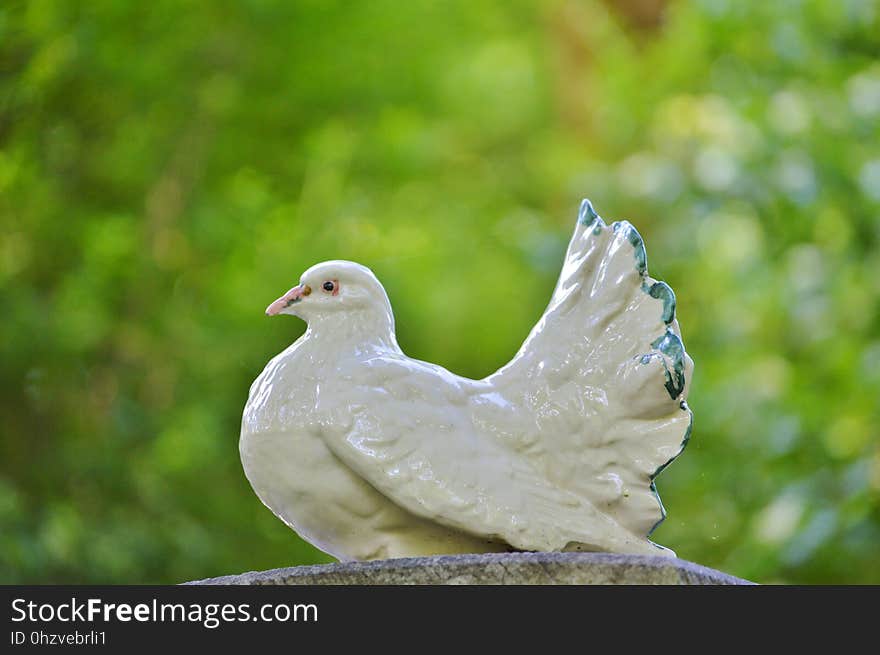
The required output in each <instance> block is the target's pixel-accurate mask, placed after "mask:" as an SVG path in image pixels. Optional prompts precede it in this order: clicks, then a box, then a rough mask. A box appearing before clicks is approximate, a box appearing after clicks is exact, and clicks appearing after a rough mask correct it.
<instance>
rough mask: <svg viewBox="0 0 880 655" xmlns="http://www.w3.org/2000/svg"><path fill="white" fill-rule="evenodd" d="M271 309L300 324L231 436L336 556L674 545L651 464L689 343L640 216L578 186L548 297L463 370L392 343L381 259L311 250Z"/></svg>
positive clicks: (670, 417)
mask: <svg viewBox="0 0 880 655" xmlns="http://www.w3.org/2000/svg"><path fill="white" fill-rule="evenodd" d="M266 313H267V314H269V315H275V314H293V315H295V316H298V317H300V318H302V319H304V320H305V321H307V323H308V329H307V330H306V332H305V334H303V335H302V337H300V338H299V339H298V340H297V341H296V342H295V343H293V344H292V345H290V346H289V347H288V348H287V349H286V350H284V351H283V352H282V353H280V354H279V355H277V356H276V357H274V358H273V359H272V360H271V361H270V362H269V364H268V365H267V366H266V368H265V369H264V370H263V372H262V373H261V374H260V376H259V377H258V378H257V379H256V380H255V381H254V383H253V385H252V386H251V388H250V395H249V398H248V401H247V405H246V406H245V409H244V415H243V419H242V428H241V439H240V453H241V459H242V464H243V467H244V471H245V474H246V475H247V478H248V480H249V481H250V483H251V485H252V487H253V489H254V491H255V492H256V494H257V495H258V496H259V498H260V499H261V500H262V502H263V503H264V504H265V505H266V506H267V507H268V508H269V509H270V510H272V512H274V513H275V514H276V515H277V516H278V517H279V518H280V519H281V520H282V521H284V522H285V523H286V524H287V525H288V526H290V527H291V528H292V529H294V530H295V531H296V532H297V533H298V534H299V535H300V536H302V537H303V538H304V539H306V540H307V541H309V542H311V543H312V544H314V545H315V546H317V547H318V548H320V549H321V550H323V551H325V552H327V553H329V554H331V555H333V556H334V557H336V558H338V559H340V560H343V561H346V560H370V559H383V558H392V557H406V556H416V555H429V554H441V553H462V552H469V553H473V552H487V551H505V550H527V551H558V550H590V551H610V552H618V553H636V554H652V555H672V556H674V553H673V552H672V551H671V550H668V549H666V548H663V547H661V546H659V545H657V544H655V543H653V542H651V541H650V540H649V539H648V536H649V535H650V533H651V531H652V530H653V529H654V528H655V527H656V526H657V525H658V524H659V523H660V521H662V520H663V518H664V515H665V512H664V510H663V506H662V504H661V502H660V498H659V496H658V495H657V493H656V490H655V487H654V477H655V476H656V475H657V474H658V473H659V472H660V471H661V470H662V469H663V468H664V467H665V466H666V465H667V464H668V463H669V462H670V461H672V459H674V458H675V457H676V456H677V455H678V454H679V453H680V452H681V450H682V448H683V447H684V445H685V443H686V441H687V439H688V436H689V434H690V426H691V412H690V409H689V408H688V406H687V404H686V400H687V392H688V380H689V378H690V375H691V370H692V367H693V362H692V361H691V359H690V358H689V357H688V356H687V354H686V353H685V351H684V347H683V345H682V341H681V338H680V332H679V327H678V322H677V321H676V318H675V297H674V295H673V293H672V290H671V289H670V288H669V287H668V286H667V285H666V284H664V283H663V282H656V281H655V280H653V279H652V278H650V277H648V274H647V269H646V255H645V249H644V245H643V243H642V239H641V237H640V236H639V234H638V232H637V231H636V230H635V228H633V227H632V226H631V225H630V224H629V223H627V222H625V221H621V222H616V223H613V224H612V225H606V224H605V223H604V222H603V221H602V219H601V218H600V217H599V216H598V215H597V214H596V212H595V211H594V210H593V207H592V205H591V204H590V202H589V201H588V200H585V201H584V202H583V203H582V204H581V209H580V212H579V215H578V223H577V226H576V228H575V232H574V236H573V237H572V239H571V243H570V244H569V247H568V252H567V254H566V256H565V262H564V265H563V268H562V272H561V275H560V279H559V282H558V284H557V286H556V289H555V291H554V292H553V296H552V299H551V300H550V304H549V306H548V308H547V310H546V311H545V313H544V315H543V316H542V317H541V319H540V321H539V322H538V324H537V325H536V326H535V327H534V328H533V329H532V332H531V334H529V336H528V338H527V339H526V340H525V342H524V343H523V345H522V347H521V348H520V350H519V352H518V353H517V354H516V355H515V356H514V357H513V359H512V360H511V361H510V362H509V363H508V364H506V365H505V366H504V367H502V368H501V369H500V370H498V371H497V372H495V373H493V374H492V375H490V376H489V377H487V378H484V379H482V380H471V379H468V378H464V377H461V376H458V375H456V374H454V373H451V372H450V371H448V370H446V369H444V368H442V367H441V366H437V365H435V364H429V363H427V362H423V361H419V360H415V359H412V358H410V357H407V356H406V355H405V354H404V353H403V351H402V350H401V349H400V347H399V346H398V344H397V339H396V337H395V332H394V316H393V314H392V311H391V304H390V302H389V300H388V296H387V295H386V293H385V290H384V289H383V287H382V285H381V284H380V282H379V280H378V279H377V278H376V276H375V275H374V274H373V273H372V272H371V271H370V270H369V269H368V268H366V267H364V266H361V265H359V264H356V263H353V262H348V261H329V262H323V263H321V264H317V265H315V266H313V267H312V268H310V269H308V270H307V271H306V272H305V273H304V274H303V275H302V277H301V279H300V282H299V284H298V285H297V286H295V287H293V288H292V289H291V290H290V291H288V292H287V293H285V294H284V295H283V296H281V297H280V298H279V299H278V300H276V301H275V302H273V303H272V304H271V305H269V307H268V309H267V310H266Z"/></svg>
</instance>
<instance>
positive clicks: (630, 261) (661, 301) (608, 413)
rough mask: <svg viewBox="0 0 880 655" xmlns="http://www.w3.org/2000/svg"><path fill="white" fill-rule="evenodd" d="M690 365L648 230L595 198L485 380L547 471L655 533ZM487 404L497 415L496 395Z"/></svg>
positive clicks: (515, 436) (521, 442) (681, 438)
mask: <svg viewBox="0 0 880 655" xmlns="http://www.w3.org/2000/svg"><path fill="white" fill-rule="evenodd" d="M692 368H693V362H692V361H691V359H690V358H689V357H688V356H687V354H686V353H685V351H684V347H683V345H682V341H681V336H680V332H679V327H678V322H677V320H676V318H675V296H674V295H673V293H672V290H671V289H670V288H669V287H668V286H667V285H666V284H665V283H663V282H657V281H656V280H654V279H652V278H650V277H649V276H648V273H647V256H646V254H645V247H644V244H643V243H642V239H641V237H640V236H639V234H638V232H637V231H636V230H635V228H633V226H632V225H630V224H629V223H627V222H626V221H621V222H617V223H613V224H612V225H606V224H605V223H604V222H603V221H602V219H601V218H600V217H599V216H598V215H597V214H596V212H595V211H594V210H593V207H592V205H591V204H590V203H589V201H586V200H585V201H584V202H583V204H582V205H581V211H580V214H579V217H578V224H577V227H576V229H575V232H574V236H573V237H572V240H571V243H570V245H569V247H568V252H567V253H566V257H565V263H564V266H563V269H562V272H561V275H560V279H559V283H558V284H557V286H556V290H555V291H554V293H553V297H552V299H551V301H550V305H549V306H548V308H547V310H546V312H545V313H544V315H543V317H542V318H541V320H540V322H539V323H538V324H537V325H536V327H535V328H534V329H533V330H532V333H531V334H530V335H529V337H528V338H527V339H526V341H525V343H524V344H523V346H522V348H521V349H520V351H519V353H517V355H516V356H515V357H514V359H513V360H511V362H510V363H509V364H508V365H506V366H505V367H504V368H502V369H501V370H499V371H498V372H497V373H495V374H493V375H492V376H490V377H489V378H487V379H486V380H485V381H484V382H485V383H487V384H488V385H489V387H491V388H492V389H493V392H494V393H495V394H496V395H500V396H501V397H502V398H503V399H504V401H505V403H506V404H507V405H510V406H512V407H515V408H516V413H517V416H518V417H519V421H520V427H519V428H518V431H514V432H511V433H510V434H507V435H503V434H502V436H506V437H507V438H509V439H510V440H511V441H512V442H513V443H514V444H515V447H517V448H518V449H519V450H521V451H523V452H528V453H530V457H531V459H532V461H533V464H534V465H535V466H537V467H538V469H539V470H540V471H541V472H542V474H543V475H544V476H545V477H547V478H548V479H550V480H554V481H557V482H558V483H559V484H560V485H561V486H563V487H564V488H566V489H568V490H571V491H574V492H576V493H578V494H579V495H581V496H583V497H586V498H589V499H590V500H591V501H592V502H593V503H595V504H596V505H597V507H599V508H601V509H602V510H603V512H607V513H608V514H610V515H611V516H612V517H613V518H614V519H615V520H616V521H618V522H619V523H620V524H621V525H622V526H624V527H625V528H627V529H628V530H630V531H631V532H633V533H635V534H640V535H647V534H650V532H651V531H652V530H653V528H654V527H655V526H656V525H657V524H658V523H659V522H660V521H661V520H662V518H663V516H664V512H663V507H662V504H661V503H660V499H659V497H658V496H657V493H656V490H655V488H654V483H653V479H654V477H655V476H656V475H657V474H658V473H659V472H660V470H662V468H663V467H664V466H665V465H666V464H668V463H669V462H670V461H671V460H672V459H673V458H674V457H675V456H677V455H678V454H679V453H680V452H681V450H682V448H683V447H684V443H685V442H686V440H687V437H688V435H689V433H690V423H691V412H690V410H689V409H688V407H687V405H686V402H685V401H686V399H687V392H688V383H689V380H690V377H691V371H692ZM476 400H477V401H480V398H479V397H477V399H476ZM477 404H478V407H477V409H476V410H475V411H476V415H477V416H478V417H480V416H483V415H485V416H486V417H488V418H485V419H484V420H486V421H493V420H494V421H495V422H496V423H497V422H498V419H496V418H493V415H494V414H497V412H498V410H497V404H493V403H491V402H478V403H477ZM493 413H494V414H493ZM507 413H509V411H508V412H507Z"/></svg>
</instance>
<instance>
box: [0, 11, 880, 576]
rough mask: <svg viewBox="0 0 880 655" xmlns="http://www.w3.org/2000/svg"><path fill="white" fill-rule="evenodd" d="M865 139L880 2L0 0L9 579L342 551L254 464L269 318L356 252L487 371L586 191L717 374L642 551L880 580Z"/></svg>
mask: <svg viewBox="0 0 880 655" xmlns="http://www.w3.org/2000/svg"><path fill="white" fill-rule="evenodd" d="M878 135H880V4H878V3H877V2H873V1H871V0H844V1H840V2H819V1H816V2H810V1H806V0H804V1H801V2H799V1H794V0H788V1H779V2H764V1H757V0H756V1H753V2H744V1H741V0H703V1H700V2H692V3H688V2H670V3H665V2H663V1H662V0H642V1H639V0H628V1H617V2H612V1H610V0H609V1H608V2H599V1H598V0H596V1H590V0H584V1H575V0H570V1H561V0H560V1H551V2H540V3H536V2H523V1H520V2H501V1H499V2H481V1H477V2H475V1H463V0H462V1H457V2H426V1H425V2H423V1H416V2H395V1H390V0H384V1H379V0H374V1H371V2H325V1H321V2H318V1H310V2H305V1H298V2H292V1H284V0H278V1H272V0H249V1H243V2H231V1H223V0H221V1H216V0H215V1H211V2H208V1H204V2H178V1H177V0H174V1H170V0H156V1H153V2H128V1H127V0H114V1H107V0H90V1H89V2H80V3H68V2H50V1H37V0H32V1H28V2H4V3H3V6H2V8H0V237H2V241H0V300H2V306H3V308H4V311H3V318H2V321H0V359H2V364H0V389H2V402H0V430H2V437H0V582H4V583H28V582H30V583H37V582H39V583H50V582H58V583H69V582H73V583H86V582H92V583H103V582H113V583H142V582H143V583H146V582H150V583H173V582H179V581H183V580H190V579H195V578H202V577H207V576H215V575H221V574H227V573H237V572H241V571H246V570H251V569H265V568H270V567H278V566H286V565H294V564H303V563H311V562H319V561H328V558H327V557H326V556H324V555H322V554H321V553H319V552H317V551H315V550H314V549H312V548H311V547H310V546H308V545H307V544H305V543H303V542H302V541H300V540H299V539H298V538H297V537H296V536H295V535H294V534H293V533H292V532H291V531H290V530H288V528H286V527H285V526H284V525H283V524H282V523H281V522H280V521H278V520H277V519H276V518H275V517H274V516H272V514H271V513H270V512H269V511H268V510H267V509H265V508H264V507H263V506H262V505H261V504H260V503H259V501H258V500H257V498H256V496H255V495H254V494H253V492H252V491H251V489H250V487H249V485H248V483H247V481H246V479H245V477H244V475H243V473H242V470H241V464H240V462H239V459H238V429H239V421H240V418H241V410H242V407H243V405H244V402H245V400H246V395H247V389H248V386H249V384H250V382H251V381H252V380H253V379H254V378H255V377H256V375H257V374H258V373H259V372H260V370H261V369H262V367H263V366H264V364H265V363H266V362H267V361H268V359H269V358H270V357H271V356H272V355H274V354H275V353H277V352H279V351H280V350H282V349H283V348H284V347H285V346H286V345H287V344H288V343H290V342H291V341H292V340H293V339H295V338H296V337H297V336H298V335H299V334H300V333H301V332H302V330H303V329H304V326H303V324H302V323H301V322H299V321H298V320H296V319H293V318H289V317H283V318H279V319H272V320H270V319H267V318H266V317H265V316H264V315H263V310H264V308H265V307H266V305H267V304H268V303H269V302H270V301H271V300H273V299H275V298H276V297H277V296H278V295H280V294H281V293H282V292H284V291H286V290H287V289H288V288H289V287H290V286H291V285H292V284H294V283H295V282H296V281H297V280H298V278H299V275H300V273H301V272H302V271H303V270H304V269H305V268H307V267H308V266H310V265H312V264H314V263H316V262H318V261H321V260H323V259H330V258H342V259H352V260H356V261H359V262H361V263H363V264H366V265H368V266H370V267H371V268H373V269H374V270H375V271H376V273H377V274H378V276H379V278H380V279H381V280H382V281H383V282H384V283H385V285H386V288H387V290H388V293H389V295H390V297H391V300H392V302H393V304H394V308H395V312H396V315H397V321H398V334H399V339H400V342H401V345H402V347H403V348H404V350H405V351H406V352H407V353H408V354H410V355H411V356H414V357H417V358H420V359H425V360H428V361H432V362H436V363H439V364H442V365H444V366H446V367H448V368H450V369H451V370H453V371H455V372H457V373H460V374H463V375H467V376H471V377H482V376H484V375H487V374H488V373H490V372H492V371H493V370H495V369H496V368H497V367H499V366H500V365H502V364H503V363H505V362H506V361H507V360H508V359H509V358H510V356H511V355H512V354H513V353H514V352H515V351H516V349H517V348H518V347H519V345H520V343H521V342H522V340H523V338H524V337H525V336H526V334H527V333H528V331H529V329H530V328H531V326H532V325H533V324H534V323H535V321H536V320H537V318H538V317H539V316H540V315H541V313H542V311H543V309H544V306H545V304H546V302H547V300H548V299H549V294H550V292H551V290H552V288H553V285H554V283H555V280H556V276H557V274H558V269H559V267H560V264H561V256H562V253H563V251H564V247H565V245H566V243H567V240H568V237H569V236H570V233H571V230H572V229H573V226H574V222H575V217H576V211H577V206H578V203H579V201H580V199H581V198H582V197H589V198H591V199H592V201H593V203H594V204H595V206H596V208H597V209H598V211H599V212H600V213H601V214H602V215H603V216H604V217H605V219H606V220H617V219H623V218H625V219H628V220H630V221H631V222H632V223H633V224H634V225H635V226H636V227H637V228H638V230H639V231H640V232H641V234H642V236H643V237H644V239H645V242H646V244H647V249H648V255H649V267H650V272H651V274H652V275H653V276H654V277H656V278H658V279H663V280H666V281H667V282H668V283H669V284H670V285H671V286H672V287H673V289H675V291H676V294H677V297H678V316H679V319H680V322H681V326H682V330H683V334H684V341H685V345H686V346H687V349H688V351H689V353H690V354H691V355H692V356H693V358H694V360H695V362H696V371H695V377H694V380H693V386H692V391H691V396H690V404H691V406H692V407H693V409H694V414H695V425H694V432H693V437H692V439H691V442H690V444H689V446H688V448H687V449H686V450H685V452H684V454H683V455H682V456H681V458H680V459H678V460H677V461H676V462H675V463H674V464H673V465H672V466H670V467H669V468H668V469H667V470H666V471H665V472H664V473H663V474H662V476H660V478H658V487H659V490H660V493H661V495H662V497H663V500H664V502H665V504H666V507H667V509H668V510H669V517H668V519H667V521H666V522H665V523H664V524H663V525H662V526H661V527H660V528H659V529H658V530H657V532H656V533H655V535H654V536H655V538H656V540H657V541H659V542H660V543H663V544H665V545H667V546H669V547H671V548H673V549H674V550H676V551H677V553H678V554H679V556H680V557H683V558H686V559H689V560H693V561H696V562H698V563H700V564H704V565H707V566H711V567H716V568H719V569H722V570H724V571H726V572H728V573H732V574H736V575H739V576H743V577H746V578H750V579H753V580H756V581H759V582H767V583H772V582H791V583H867V582H871V583H880V438H878V425H880V410H878V405H880V401H878V398H880V318H878V309H880V275H878V273H880V248H878V240H880V145H878V142H880V136H878Z"/></svg>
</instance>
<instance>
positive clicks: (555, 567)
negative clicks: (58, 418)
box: [186, 553, 754, 585]
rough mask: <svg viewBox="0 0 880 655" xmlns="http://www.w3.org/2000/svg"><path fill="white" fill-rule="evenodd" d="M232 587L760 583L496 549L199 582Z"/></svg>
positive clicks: (705, 572)
mask: <svg viewBox="0 0 880 655" xmlns="http://www.w3.org/2000/svg"><path fill="white" fill-rule="evenodd" d="M186 584H228V585H413V584H420V585H460V584H484V585H488V584H511V585H565V584H569V585H571V584H575V585H600V584H606V585H607V584H612V585H620V584H631V585H633V584H634V585H693V584H696V585H703V584H710V585H714V584H754V583H751V582H749V581H747V580H742V579H740V578H735V577H733V576H730V575H727V574H726V573H721V572H720V571H716V570H714V569H709V568H706V567H705V566H700V565H698V564H694V563H693V562H688V561H685V560H681V559H676V558H669V557H646V556H641V555H615V554H611V553H491V554H487V555H439V556H436V557H412V558H405V559H389V560H379V561H374V562H348V563H343V564H322V565H317V566H294V567H291V568H284V569H272V570H270V571H251V572H249V573H242V574H240V575H227V576H223V577H220V578H208V579H206V580H196V581H193V582H188V583H186Z"/></svg>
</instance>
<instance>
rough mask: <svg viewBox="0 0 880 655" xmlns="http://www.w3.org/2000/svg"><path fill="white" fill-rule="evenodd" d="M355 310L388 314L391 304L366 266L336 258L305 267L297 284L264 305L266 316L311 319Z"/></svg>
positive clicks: (380, 285)
mask: <svg viewBox="0 0 880 655" xmlns="http://www.w3.org/2000/svg"><path fill="white" fill-rule="evenodd" d="M356 310H374V311H379V312H381V313H386V312H387V313H389V314H390V311H391V305H390V303H389V301H388V296H387V294H386V293H385V289H384V288H383V287H382V284H381V283H380V282H379V280H378V279H377V278H376V276H375V275H374V274H373V272H372V271H371V270H370V269H369V268H367V267H366V266H361V265H360V264H356V263H354V262H347V261H342V260H336V261H329V262H322V263H320V264H315V265H314V266H312V267H311V268H310V269H308V270H307V271H306V272H305V273H303V274H302V277H301V278H300V281H299V284H298V285H296V286H295V287H293V288H292V289H291V290H290V291H288V292H287V293H285V294H284V295H283V296H281V297H280V298H279V299H278V300H276V301H275V302H273V303H272V304H271V305H269V306H268V307H267V308H266V315H268V316H275V315H277V314H292V315H294V316H298V317H300V318H301V319H303V320H305V321H311V320H312V319H320V318H324V317H329V316H333V315H337V314H339V313H340V312H343V311H356Z"/></svg>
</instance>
